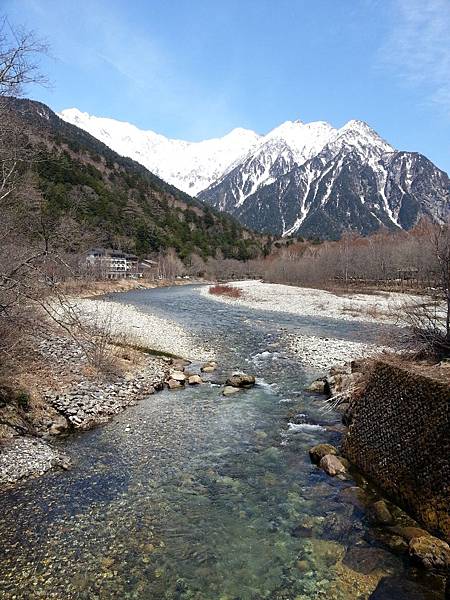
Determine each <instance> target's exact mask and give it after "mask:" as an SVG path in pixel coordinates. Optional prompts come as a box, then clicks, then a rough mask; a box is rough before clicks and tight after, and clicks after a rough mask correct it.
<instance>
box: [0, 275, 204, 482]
mask: <svg viewBox="0 0 450 600" xmlns="http://www.w3.org/2000/svg"><path fill="white" fill-rule="evenodd" d="M147 283H148V286H147V285H146V286H144V287H145V289H147V287H151V288H154V287H167V285H168V284H169V282H157V283H151V284H150V282H147ZM186 283H187V280H177V282H176V283H174V284H175V285H185V284H186ZM130 289H143V287H142V286H141V285H140V282H139V281H136V280H132V281H130V280H124V281H121V282H117V281H113V282H97V284H96V285H95V286H93V287H92V286H89V287H88V288H87V289H86V290H85V291H86V294H87V295H88V296H89V299H88V298H82V297H77V298H74V297H72V299H66V300H65V302H64V304H63V305H61V307H55V308H54V311H55V315H56V316H58V311H64V313H65V314H70V315H71V319H72V320H73V321H74V322H75V321H76V322H77V324H78V329H80V328H81V330H82V335H79V336H77V333H76V331H75V330H74V331H73V337H72V336H71V335H69V334H68V332H67V331H65V330H64V329H63V328H60V327H56V326H55V325H52V324H47V330H46V333H45V336H41V337H40V338H38V339H30V340H29V343H28V346H29V348H30V352H29V353H28V355H27V356H26V357H24V358H23V360H22V361H21V365H20V367H19V368H18V371H17V372H16V373H14V375H13V376H11V377H10V378H9V380H8V382H7V384H6V383H4V384H0V396H1V397H0V446H1V451H0V486H1V485H3V486H4V485H13V484H14V483H16V482H18V481H20V480H22V479H25V478H27V477H32V476H38V475H42V474H43V473H45V472H46V471H48V470H50V469H53V468H57V467H61V468H69V466H70V465H69V460H68V459H67V457H66V456H65V455H64V453H62V452H61V451H60V450H59V449H57V448H55V446H54V445H53V444H52V440H53V439H54V438H55V436H60V435H65V434H67V433H70V432H72V431H75V430H86V429H91V428H93V427H96V426H98V425H101V424H103V423H105V422H107V421H109V420H110V419H111V418H113V417H114V415H117V414H118V413H120V412H122V411H123V410H125V409H126V408H127V407H128V406H130V405H133V404H135V403H136V402H137V401H139V400H140V399H142V398H144V397H146V396H148V395H150V394H153V393H155V391H158V390H160V389H162V388H163V385H164V382H165V381H166V379H167V376H168V372H169V370H170V363H171V360H172V359H171V357H175V358H176V357H183V358H187V359H189V360H197V361H206V360H211V359H212V358H213V353H212V351H209V350H208V349H206V348H200V347H199V346H198V344H197V342H196V341H195V340H194V339H193V338H192V336H190V335H189V332H187V331H185V330H184V329H183V328H182V327H180V326H179V325H178V324H176V323H175V322H172V321H170V320H167V319H163V318H161V317H158V316H156V315H154V314H148V313H143V312H139V311H137V310H136V309H135V308H134V307H132V306H128V305H124V304H119V303H116V302H111V301H108V300H106V299H98V298H93V297H92V296H95V295H96V294H104V293H105V292H108V293H117V292H125V291H129V290H130ZM55 306H56V305H55ZM60 316H62V315H60ZM43 318H44V316H43Z"/></svg>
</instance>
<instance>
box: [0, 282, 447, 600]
mask: <svg viewBox="0 0 450 600" xmlns="http://www.w3.org/2000/svg"><path fill="white" fill-rule="evenodd" d="M114 300H115V301H119V302H126V303H130V304H133V305H135V306H136V307H137V308H139V309H140V310H143V311H146V310H148V311H152V312H156V313H158V314H161V315H163V316H165V317H168V318H171V319H173V320H175V321H177V322H179V323H180V324H182V325H184V326H185V327H187V328H188V329H189V330H190V331H191V332H192V334H193V335H194V336H196V337H198V340H199V342H201V343H202V345H203V346H205V345H206V346H208V345H209V347H211V348H213V349H214V350H215V352H216V354H217V359H218V362H219V364H220V368H219V370H218V372H216V373H214V374H213V376H212V380H213V381H215V380H217V381H223V380H224V379H225V377H226V375H227V374H228V373H229V372H230V371H232V370H233V369H235V368H242V369H243V370H247V371H249V372H253V373H255V374H256V375H257V376H258V385H257V386H256V387H255V388H254V389H252V390H248V391H245V392H242V393H239V394H238V395H235V396H232V397H229V398H224V397H222V396H221V388H220V387H215V386H214V385H204V386H198V387H194V388H189V389H186V390H184V391H176V392H169V391H164V392H161V393H159V394H156V395H154V396H151V397H149V398H148V399H146V400H144V401H142V402H140V403H139V404H138V405H136V406H135V407H132V408H130V409H129V410H128V411H127V412H125V413H123V414H122V415H120V416H119V417H118V418H116V419H115V420H114V421H113V422H112V423H110V424H108V425H107V426H105V427H102V428H99V429H96V430H94V431H91V432H88V433H84V434H80V435H77V436H73V437H70V438H68V439H66V440H61V441H60V443H61V445H62V446H63V447H64V449H65V451H66V452H68V453H69V454H70V455H71V456H72V458H73V461H74V463H75V467H74V469H73V470H71V471H70V472H65V473H52V474H49V475H47V476H45V477H43V478H41V479H40V480H35V481H30V482H27V483H24V484H22V485H20V486H19V487H18V488H16V489H15V490H13V491H11V492H8V493H7V494H4V495H3V496H2V519H1V522H0V535H1V539H2V553H1V556H0V591H1V593H0V597H1V598H17V599H19V598H20V599H22V598H23V599H33V598H45V599H47V598H57V599H58V600H63V599H78V598H80V599H84V598H86V599H97V598H98V599H110V598H111V599H126V598H133V599H134V598H135V599H142V600H144V599H145V600H147V599H148V600H150V599H152V600H153V599H159V598H161V599H167V600H175V599H180V600H184V599H185V600H187V599H196V600H216V599H217V600H238V599H239V600H259V599H263V598H270V599H277V600H281V599H288V600H301V599H306V598H330V599H333V598H336V599H338V598H340V599H343V600H344V599H345V600H347V599H351V598H367V597H368V595H369V590H371V589H373V588H374V587H375V583H376V581H377V580H378V579H379V578H380V576H382V575H396V576H399V577H414V576H415V575H416V574H415V573H414V571H412V570H411V568H410V566H409V565H407V564H403V562H402V560H401V559H400V558H399V557H397V556H395V555H393V554H391V553H389V552H387V551H386V550H384V549H382V548H380V547H378V544H377V543H376V541H375V539H374V536H373V535H372V531H371V529H370V528H369V526H368V524H367V522H366V519H365V516H364V513H363V512H362V511H360V510H358V509H357V508H355V507H354V506H353V505H352V504H347V503H345V502H342V501H341V500H342V498H341V496H340V495H341V493H342V489H343V488H345V487H346V486H349V485H352V483H351V482H341V481H338V480H335V479H331V478H329V477H327V476H325V475H324V474H323V473H322V472H321V471H319V470H318V469H317V468H315V467H314V466H312V465H311V464H310V462H309V458H308V454H307V450H308V448H309V447H311V446H312V445H314V444H315V443H319V442H331V443H336V442H337V441H338V439H339V434H338V433H336V431H335V428H336V426H338V424H339V421H340V418H339V416H338V415H336V414H334V413H330V412H328V411H326V410H324V405H323V403H322V402H321V400H320V399H317V398H314V397H312V396H309V395H307V394H305V393H304V392H303V391H302V390H303V389H304V387H305V385H306V384H307V383H308V382H309V381H310V380H311V378H312V377H314V375H315V373H314V371H313V370H311V369H305V368H304V367H302V365H301V364H300V363H299V362H298V357H296V356H295V355H290V354H289V352H288V351H287V350H286V349H285V348H283V345H282V336H283V333H284V331H285V330H288V331H295V330H296V331H301V332H303V333H306V334H314V335H323V336H327V335H330V336H332V335H336V336H338V337H341V338H343V339H352V340H363V341H371V340H373V339H374V338H375V337H378V336H379V334H380V330H379V329H373V328H372V327H371V326H370V325H364V324H354V323H351V322H336V321H332V320H319V321H314V320H313V319H310V318H305V319H299V318H298V317H292V316H289V315H282V314H278V313H277V314H274V313H269V312H263V311H251V310H249V309H246V308H240V307H237V306H229V305H222V304H218V303H217V302H215V301H213V300H209V299H208V298H202V297H201V296H199V295H198V293H197V290H196V287H194V286H186V287H176V288H166V289H160V290H148V291H135V292H130V293H127V294H121V295H117V296H116V297H115V298H114ZM294 416H295V418H294ZM293 421H295V424H294V425H289V422H293ZM126 426H128V427H130V431H129V432H126V431H125V427H126ZM337 428H338V427H337ZM352 552H353V555H354V553H355V552H356V554H357V555H358V552H359V553H361V552H362V553H363V555H364V552H365V553H366V555H368V556H369V557H372V558H371V560H372V563H373V565H374V568H373V569H372V570H370V569H369V572H368V573H365V572H362V571H367V570H368V569H367V566H366V567H364V568H362V567H361V566H360V565H359V567H358V564H357V565H356V568H355V564H354V563H355V560H354V561H353V564H352V566H353V568H349V567H348V566H346V564H345V562H346V558H345V556H351V555H352V554H351V553H352ZM342 561H344V564H343V562H342ZM348 562H349V561H348V560H347V563H348ZM366 562H367V561H366ZM369 562H370V561H369ZM356 563H358V561H356ZM372 563H371V564H372ZM374 582H375V583H374ZM430 597H433V598H435V597H436V598H437V597H439V596H430Z"/></svg>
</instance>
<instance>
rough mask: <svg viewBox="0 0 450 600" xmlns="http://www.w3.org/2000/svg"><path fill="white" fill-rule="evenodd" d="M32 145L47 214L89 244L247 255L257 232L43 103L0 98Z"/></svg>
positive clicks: (254, 248)
mask: <svg viewBox="0 0 450 600" xmlns="http://www.w3.org/2000/svg"><path fill="white" fill-rule="evenodd" d="M7 108H8V110H9V111H10V115H11V119H14V120H16V121H17V122H18V124H19V126H20V127H21V128H22V130H23V131H24V132H25V135H26V137H27V140H28V143H29V144H30V146H31V148H32V153H33V157H34V160H33V163H32V164H33V166H32V171H33V172H34V174H35V175H36V177H37V185H38V188H39V190H40V191H41V193H42V195H43V198H44V200H45V202H46V211H47V212H48V213H50V214H51V215H52V216H54V217H55V218H58V217H64V216H66V215H67V216H68V217H70V218H71V219H72V220H73V221H74V222H75V223H77V224H78V226H79V227H80V228H81V230H82V231H83V232H84V234H85V235H86V236H88V237H89V239H90V240H92V242H93V243H95V244H102V245H107V246H113V247H119V248H121V249H123V250H127V251H132V252H136V253H137V254H139V255H149V254H152V253H155V252H159V251H164V250H166V249H168V248H174V249H175V250H176V252H177V253H178V255H179V256H180V257H181V258H185V257H187V256H189V255H190V254H192V253H195V254H198V255H200V256H202V257H204V258H206V257H208V256H216V255H217V253H219V255H223V256H224V257H225V258H237V259H248V258H252V257H255V256H257V255H258V254H259V253H260V251H261V238H260V237H258V236H257V235H256V234H254V233H252V232H250V231H248V230H246V229H244V228H242V226H240V225H239V224H238V223H237V222H236V221H235V220H234V219H232V218H230V217H229V216H227V215H224V214H220V213H218V212H216V211H215V210H214V209H211V208H210V207H206V206H204V205H203V204H202V203H201V202H199V201H198V200H195V199H193V198H191V197H189V196H188V195H187V194H184V193H183V192H181V191H179V190H177V189H176V188H174V187H173V186H171V185H169V184H167V183H165V182H164V181H162V180H161V179H159V178H158V177H156V176H155V175H153V174H152V173H150V172H149V171H147V170H146V169H145V168H144V167H142V166H141V165H139V164H138V163H136V162H134V161H133V160H131V159H128V158H123V157H121V156H119V155H118V154H116V153H115V152H114V151H112V150H111V149H109V148H108V147H107V146H105V145H104V144H103V143H101V142H99V141H98V140H97V139H95V138H94V137H92V136H91V135H89V134H88V133H86V132H85V131H83V130H81V129H78V128H77V127H75V126H73V125H70V124H68V123H66V122H64V121H62V120H61V119H60V118H59V117H58V116H57V115H56V114H55V113H54V112H52V111H51V110H50V109H49V108H48V107H47V106H45V105H44V104H41V103H39V102H34V101H31V100H22V99H16V98H9V99H7Z"/></svg>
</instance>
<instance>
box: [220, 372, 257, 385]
mask: <svg viewBox="0 0 450 600" xmlns="http://www.w3.org/2000/svg"><path fill="white" fill-rule="evenodd" d="M226 383H227V386H228V385H229V386H232V387H237V388H241V387H252V386H254V385H255V383H256V379H255V376H254V375H247V374H246V373H233V375H232V376H231V377H229V378H228V379H227V382H226Z"/></svg>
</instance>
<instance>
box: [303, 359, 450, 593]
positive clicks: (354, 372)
mask: <svg viewBox="0 0 450 600" xmlns="http://www.w3.org/2000/svg"><path fill="white" fill-rule="evenodd" d="M449 370H450V366H449V365H440V366H439V365H438V366H436V367H435V368H434V370H433V367H429V368H427V369H426V374H425V373H423V372H417V371H420V368H419V367H418V366H416V368H415V369H414V368H411V366H410V367H409V368H408V365H407V364H406V366H405V365H401V364H398V362H397V361H394V362H386V361H375V362H373V361H370V362H367V361H366V362H364V361H354V362H353V363H350V364H347V365H345V366H344V367H337V368H335V369H332V370H331V372H330V373H329V375H328V376H326V377H323V378H322V379H318V380H316V381H314V382H312V384H311V385H310V387H309V391H310V392H312V393H319V394H325V395H327V396H328V398H330V401H331V402H332V403H333V404H334V406H335V407H336V408H338V409H339V410H341V411H342V413H343V423H344V425H346V430H345V431H344V434H343V438H342V445H341V448H340V450H339V449H337V448H335V447H334V446H331V445H330V444H320V445H318V446H315V447H314V448H311V450H310V458H311V461H312V462H313V463H315V464H317V465H318V467H319V468H321V469H323V470H324V471H325V472H326V473H328V474H329V475H331V476H335V477H338V478H340V479H343V480H346V479H347V480H350V479H351V475H352V474H353V475H356V474H357V477H358V480H359V481H365V483H364V485H363V486H362V487H353V488H352V487H349V488H345V489H344V495H345V496H349V497H352V496H353V497H354V499H355V501H356V502H357V504H358V506H359V507H360V508H361V509H363V510H365V512H366V514H367V516H368V519H369V520H370V521H371V522H372V523H373V524H374V526H375V527H378V528H383V529H384V531H383V532H381V533H380V539H382V541H383V543H385V544H386V545H388V546H389V547H391V548H392V549H394V550H396V551H402V552H405V553H407V554H408V555H409V557H410V559H411V560H412V561H414V562H415V563H417V564H418V565H420V566H421V567H423V568H425V569H428V570H432V571H434V572H436V573H440V574H441V575H442V576H444V577H445V576H447V577H448V574H449V573H450V546H449V544H448V542H450V386H449V383H448V380H449V379H448V375H449ZM430 373H432V374H434V375H435V376H434V377H433V376H430ZM437 375H438V376H437ZM366 477H367V479H365V478H366ZM368 482H372V483H368ZM372 484H375V486H376V488H375V487H373V485H372ZM352 490H353V491H352ZM380 492H381V493H382V494H383V495H384V497H380V495H379V494H380ZM344 501H346V500H345V498H344ZM435 536H436V537H435ZM447 585H448V587H449V588H450V581H447Z"/></svg>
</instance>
